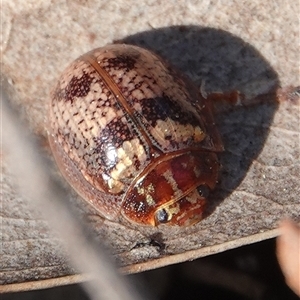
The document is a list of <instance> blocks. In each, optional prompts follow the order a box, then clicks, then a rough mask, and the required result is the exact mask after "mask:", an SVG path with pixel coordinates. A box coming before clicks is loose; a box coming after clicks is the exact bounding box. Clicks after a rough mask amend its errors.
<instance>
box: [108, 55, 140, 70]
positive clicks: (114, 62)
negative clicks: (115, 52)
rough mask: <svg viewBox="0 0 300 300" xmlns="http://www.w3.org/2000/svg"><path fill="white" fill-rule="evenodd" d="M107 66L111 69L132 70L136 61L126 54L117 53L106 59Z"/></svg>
mask: <svg viewBox="0 0 300 300" xmlns="http://www.w3.org/2000/svg"><path fill="white" fill-rule="evenodd" d="M107 61H108V63H109V68H112V69H125V70H126V71H129V70H132V69H133V68H134V65H135V63H136V60H135V59H134V58H132V57H130V56H127V55H119V56H117V57H114V58H109V59H108V60H107Z"/></svg>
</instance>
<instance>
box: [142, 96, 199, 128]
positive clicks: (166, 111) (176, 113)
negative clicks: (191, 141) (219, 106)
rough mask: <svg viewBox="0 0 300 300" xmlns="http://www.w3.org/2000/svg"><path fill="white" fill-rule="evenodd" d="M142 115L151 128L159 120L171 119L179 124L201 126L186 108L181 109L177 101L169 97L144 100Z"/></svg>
mask: <svg viewBox="0 0 300 300" xmlns="http://www.w3.org/2000/svg"><path fill="white" fill-rule="evenodd" d="M141 105H142V115H143V116H144V117H145V118H146V119H147V121H148V122H149V123H150V125H151V126H153V127H155V125H156V122H157V121H158V120H162V121H165V120H166V119H167V118H170V119H171V120H173V121H176V122H178V123H179V124H182V125H186V124H191V125H193V126H196V125H198V124H199V121H198V119H197V117H196V116H195V115H194V114H193V113H192V112H190V111H188V110H187V109H186V108H184V107H181V106H180V105H179V104H178V103H177V102H176V101H172V99H170V98H169V97H168V96H165V95H164V96H163V97H157V98H150V99H144V100H142V101H141Z"/></svg>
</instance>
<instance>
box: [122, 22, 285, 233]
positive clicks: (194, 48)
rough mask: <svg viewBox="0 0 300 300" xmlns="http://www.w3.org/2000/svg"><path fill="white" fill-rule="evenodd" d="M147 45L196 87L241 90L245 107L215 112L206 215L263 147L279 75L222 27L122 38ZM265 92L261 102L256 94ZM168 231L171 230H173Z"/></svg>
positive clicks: (158, 31) (187, 28)
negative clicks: (217, 137) (216, 171)
mask: <svg viewBox="0 0 300 300" xmlns="http://www.w3.org/2000/svg"><path fill="white" fill-rule="evenodd" d="M117 42H124V43H128V44H134V45H138V46H142V47H144V48H147V49H150V50H152V51H154V52H156V53H157V54H159V55H161V56H162V57H164V58H166V59H167V61H169V62H170V63H171V64H172V65H174V66H175V67H177V68H178V69H179V70H181V71H183V72H184V73H185V74H186V75H188V76H189V77H190V78H191V79H192V81H194V82H195V83H196V84H197V85H198V86H200V84H201V82H203V81H205V89H206V91H207V92H211V91H223V92H224V91H230V90H239V91H240V92H241V93H242V94H244V95H245V97H246V99H248V100H249V99H253V101H252V100H249V101H248V102H247V105H246V106H241V107H238V108H237V107H232V108H231V109H229V110H227V111H223V112H221V113H218V114H217V115H216V121H217V124H218V128H219V130H220V133H221V136H222V139H223V142H224V146H225V152H224V153H222V154H220V161H221V165H222V168H221V172H220V173H221V174H220V183H219V185H218V188H217V189H216V190H215V191H214V192H213V194H212V195H211V197H210V198H211V201H209V207H208V213H207V214H208V215H210V214H211V213H212V212H213V211H214V209H215V208H216V206H217V205H219V204H220V203H221V202H222V201H223V200H224V199H225V198H226V197H228V196H229V195H230V194H231V193H232V192H233V191H234V190H235V189H236V188H237V187H238V186H239V185H240V183H241V182H242V181H243V179H244V178H245V176H246V174H247V170H248V169H249V167H250V165H251V163H252V161H253V160H254V159H256V158H257V156H258V155H259V153H260V152H261V150H262V148H263V146H264V142H265V140H266V138H267V135H268V132H269V127H270V124H271V122H272V120H273V116H274V113H275V111H276V108H277V102H276V97H275V92H276V89H277V88H278V87H279V80H278V77H277V74H276V72H275V71H274V70H273V69H272V68H271V66H270V64H269V63H268V62H267V61H266V60H265V59H264V58H263V57H262V55H261V54H260V53H259V52H258V51H257V50H255V48H254V47H252V46H251V45H249V44H248V43H246V42H245V41H243V40H242V39H240V38H238V37H236V36H234V35H232V34H230V33H228V32H226V31H223V30H217V29H213V28H207V27H206V28H202V27H198V26H175V27H168V28H161V29H155V30H151V31H147V32H141V33H138V34H135V35H132V36H129V37H127V38H125V39H123V40H121V41H117ZM266 92H268V97H262V101H261V102H258V101H256V100H254V98H255V96H257V95H262V94H264V93H266ZM171 231H172V230H171Z"/></svg>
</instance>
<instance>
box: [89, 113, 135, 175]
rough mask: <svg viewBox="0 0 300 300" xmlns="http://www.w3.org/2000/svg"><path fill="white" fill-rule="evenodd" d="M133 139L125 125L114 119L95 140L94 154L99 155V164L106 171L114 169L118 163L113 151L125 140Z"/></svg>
mask: <svg viewBox="0 0 300 300" xmlns="http://www.w3.org/2000/svg"><path fill="white" fill-rule="evenodd" d="M133 138H134V136H133V134H132V132H131V131H130V129H129V128H128V126H127V124H124V123H123V122H122V121H121V120H120V119H114V120H112V121H111V122H110V123H108V124H107V125H106V126H105V128H104V129H103V130H102V131H101V133H100V136H99V137H98V138H96V140H95V142H96V144H97V147H96V148H95V149H94V152H95V153H98V154H99V157H100V159H101V164H102V165H103V166H104V168H105V169H106V170H110V169H112V168H114V166H115V165H116V163H117V162H118V159H117V157H114V152H115V150H116V149H118V148H119V146H120V145H122V144H123V143H124V142H125V141H126V140H132V139H133ZM114 158H115V159H114Z"/></svg>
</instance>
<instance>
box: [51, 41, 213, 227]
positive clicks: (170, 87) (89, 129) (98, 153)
mask: <svg viewBox="0 0 300 300" xmlns="http://www.w3.org/2000/svg"><path fill="white" fill-rule="evenodd" d="M187 86H188V87H187ZM202 102H203V99H202V98H201V97H199V92H198V91H197V89H196V88H194V87H192V86H190V85H189V83H186V81H185V80H183V79H182V78H181V77H180V76H177V75H176V71H174V70H173V69H171V68H169V66H168V65H166V64H165V63H163V62H162V60H161V59H160V58H158V57H157V56H156V55H154V54H152V53H151V52H149V51H146V50H144V49H141V48H137V47H134V46H125V45H111V46H107V47H105V48H100V49H96V50H94V51H91V52H89V53H87V54H85V55H83V56H82V57H80V58H78V59H77V60H76V61H75V62H73V63H72V64H71V65H70V66H69V67H68V68H67V69H66V71H65V72H64V73H63V74H62V75H61V77H60V79H59V82H58V84H57V86H56V88H55V90H54V91H53V94H52V102H51V109H50V134H51V137H52V141H54V143H55V145H56V146H55V147H59V148H60V149H61V150H62V153H63V156H64V155H66V157H68V158H67V159H64V162H63V163H65V164H66V165H65V166H62V168H65V169H66V168H68V170H69V171H68V172H66V173H68V174H67V176H68V177H69V181H70V182H71V183H72V184H73V185H74V186H75V185H76V182H75V181H76V180H80V181H81V179H79V178H81V176H83V178H85V180H86V181H87V182H88V183H89V184H91V187H92V189H91V192H90V191H89V190H88V189H87V188H86V187H84V186H83V183H81V188H79V189H81V191H79V192H81V193H82V194H83V195H87V194H88V195H89V196H88V199H89V201H91V203H93V204H94V205H95V206H96V207H97V208H98V209H99V210H100V211H101V213H103V214H104V216H107V215H109V216H112V215H115V214H116V212H114V213H113V214H112V213H111V212H110V211H109V203H108V202H107V201H112V198H113V197H116V199H115V200H113V201H114V207H115V208H116V207H117V203H122V202H124V200H122V199H123V198H122V197H124V194H125V193H126V192H127V190H128V189H129V187H130V186H131V185H132V182H133V181H134V180H137V178H139V177H138V175H139V174H140V173H141V172H143V170H144V169H145V168H146V167H147V165H149V164H151V163H152V162H153V159H155V160H156V161H158V160H159V159H160V157H162V155H167V154H168V153H173V152H174V151H182V152H184V151H187V152H188V151H190V150H191V149H193V151H195V149H199V150H201V149H208V150H209V149H213V148H212V146H211V145H213V144H210V136H209V135H207V133H206V129H205V128H204V125H203V124H204V122H205V120H206V119H205V118H206V117H205V116H204V113H203V111H207V108H205V104H204V103H202ZM202 109H203V111H202ZM209 118H210V115H209V116H208V120H209ZM52 147H53V146H52ZM185 149H186V150H185ZM180 153H181V152H180ZM168 159H169V158H168ZM58 160H59V159H58ZM72 172H79V173H78V176H77V175H76V176H74V178H75V177H76V179H73V177H72V175H70V174H72ZM191 172H193V171H191ZM164 174H165V177H168V178H165V180H167V181H168V182H169V183H170V184H171V183H172V184H171V185H170V186H172V189H173V191H172V195H176V194H177V193H178V194H180V193H181V191H180V190H179V188H178V186H177V185H176V182H175V181H174V180H173V181H172V174H169V173H168V172H165V173H164ZM143 176H147V174H144V175H143ZM159 176H161V175H159ZM214 176H215V173H214ZM161 178H164V177H161ZM149 188H151V184H150V185H149ZM155 188H156V187H155V186H152V190H153V189H155ZM84 189H85V190H84ZM83 190H84V191H83ZM96 191H98V193H99V192H100V194H98V195H97V197H96V199H95V197H94V196H93V195H96ZM102 192H104V193H105V194H104V193H103V194H101V193H102ZM144 192H145V191H142V190H139V191H138V193H140V194H141V195H142V194H143V193H144ZM106 194H109V195H110V196H105V195H106ZM113 195H115V196H113ZM195 195H196V194H193V196H192V194H191V195H189V196H188V197H186V198H185V199H182V200H180V201H178V202H176V203H173V204H172V205H171V204H170V205H169V207H168V209H169V213H171V215H175V211H177V212H176V214H177V215H178V217H179V215H181V213H180V214H179V212H178V210H179V209H181V207H188V206H191V205H192V204H193V202H195V201H196V198H197V197H198V196H199V195H198V196H197V197H196V196H195ZM145 197H146V199H145V201H146V202H145V203H147V205H148V206H150V207H153V208H154V207H156V206H157V205H155V202H156V201H157V199H154V198H153V197H151V193H145ZM101 201H103V204H101ZM161 201H168V200H167V199H161ZM97 203H99V204H97ZM132 205H134V207H135V208H137V209H138V207H140V209H141V203H135V204H133V203H132ZM196 206H197V205H196ZM196 206H195V207H196ZM200 206H202V203H201V205H200ZM118 209H121V207H119V208H118ZM123 209H124V207H123ZM188 209H190V208H188ZM129 218H130V217H129ZM151 218H152V221H151V222H152V223H153V216H151ZM174 219H175V217H174ZM149 222H150V221H149Z"/></svg>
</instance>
